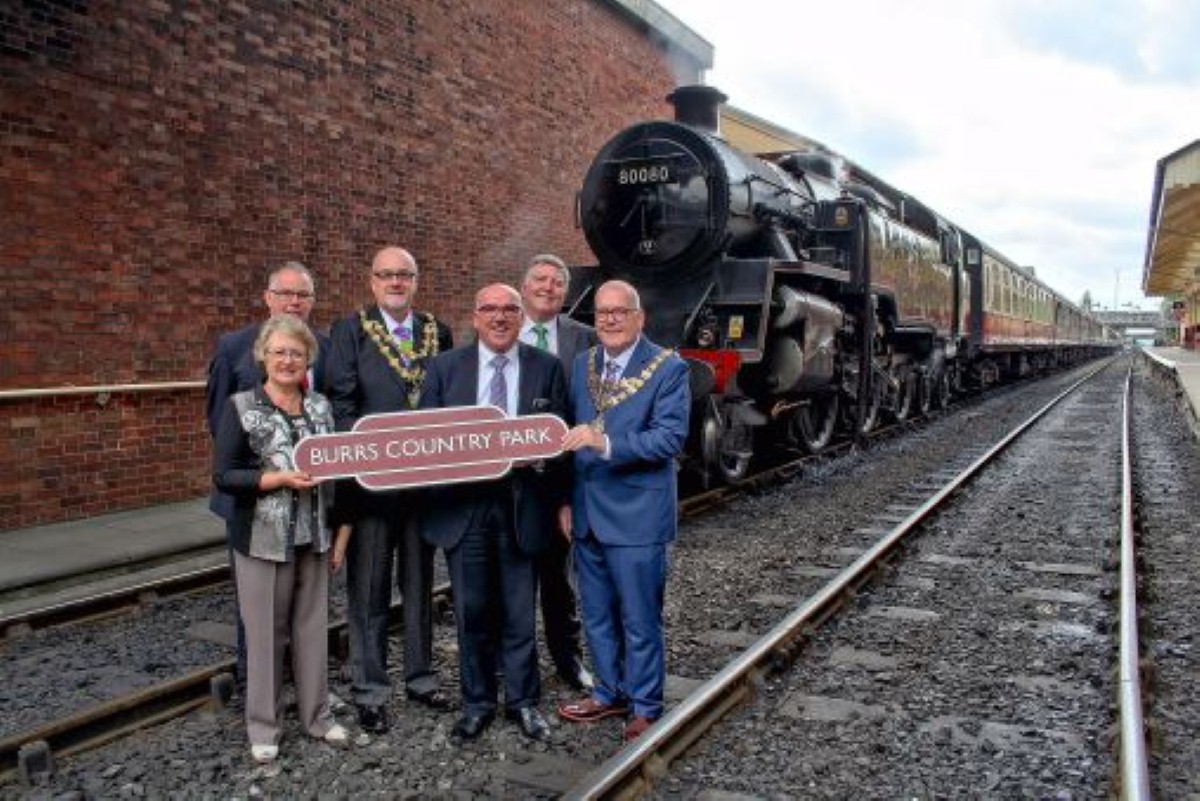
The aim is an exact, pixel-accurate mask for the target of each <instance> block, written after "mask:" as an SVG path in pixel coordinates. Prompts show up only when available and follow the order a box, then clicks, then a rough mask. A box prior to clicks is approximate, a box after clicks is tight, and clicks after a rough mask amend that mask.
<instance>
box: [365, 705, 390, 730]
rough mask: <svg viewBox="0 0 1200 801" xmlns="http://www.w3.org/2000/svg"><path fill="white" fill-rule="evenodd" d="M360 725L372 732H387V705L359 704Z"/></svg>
mask: <svg viewBox="0 0 1200 801" xmlns="http://www.w3.org/2000/svg"><path fill="white" fill-rule="evenodd" d="M358 725H359V726H361V727H362V730H363V731H365V732H370V733H371V734H387V731H388V729H389V728H391V726H390V724H389V723H388V713H387V707H383V706H371V705H369V704H359V706H358Z"/></svg>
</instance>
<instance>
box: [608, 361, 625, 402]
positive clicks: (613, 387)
mask: <svg viewBox="0 0 1200 801" xmlns="http://www.w3.org/2000/svg"><path fill="white" fill-rule="evenodd" d="M620 377H621V365H620V364H619V363H618V362H617V360H616V359H609V360H608V361H607V362H606V363H605V365H604V394H605V395H612V394H613V393H614V392H616V391H617V379H618V378H620Z"/></svg>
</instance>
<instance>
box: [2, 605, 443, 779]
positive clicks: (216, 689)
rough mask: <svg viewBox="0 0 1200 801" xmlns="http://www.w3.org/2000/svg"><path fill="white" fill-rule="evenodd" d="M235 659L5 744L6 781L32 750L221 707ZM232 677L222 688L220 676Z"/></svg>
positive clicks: (396, 621) (335, 633)
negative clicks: (211, 707)
mask: <svg viewBox="0 0 1200 801" xmlns="http://www.w3.org/2000/svg"><path fill="white" fill-rule="evenodd" d="M433 597H434V601H435V602H438V601H442V602H445V601H446V599H448V598H449V597H450V585H449V584H439V585H438V586H436V587H434V588H433ZM403 609H404V603H403V600H400V601H397V602H396V603H393V604H392V606H391V608H390V610H389V615H388V617H389V620H390V622H391V625H390V628H392V629H395V628H398V627H400V626H402V625H403V622H404V615H403ZM346 627H347V623H346V621H345V620H338V621H336V622H334V623H331V624H330V625H329V633H328V637H329V649H330V651H331V652H335V651H337V650H338V649H339V647H340V644H341V642H342V641H343V639H344V638H345V634H346ZM235 662H236V660H235V659H232V658H231V659H225V660H222V661H220V662H215V663H213V664H211V665H207V666H205V667H202V668H198V669H196V670H194V671H192V672H191V673H188V674H186V675H184V676H178V677H176V678H173V679H168V680H167V681H163V682H160V683H158V684H153V685H150V686H149V687H143V688H141V689H138V690H135V691H133V692H131V693H129V694H127V695H123V696H121V697H119V698H113V699H111V700H108V701H103V702H101V703H98V704H95V705H93V706H91V707H89V708H88V709H84V710H82V711H80V712H76V713H74V714H71V715H68V716H66V717H64V718H60V719H58V720H54V721H51V722H49V723H45V724H41V725H38V726H35V727H33V728H31V729H26V730H25V731H20V732H17V733H16V734H14V735H11V736H9V737H5V738H4V739H0V778H3V777H7V776H9V775H11V774H12V773H13V772H16V771H17V770H18V769H19V767H20V763H21V759H22V752H23V751H24V750H25V749H26V748H30V747H33V746H38V745H41V747H42V750H43V752H48V753H49V754H51V755H53V756H69V755H71V754H75V753H79V752H80V751H85V750H88V749H90V748H96V747H99V746H101V745H104V744H106V743H109V742H111V741H113V740H115V739H117V738H119V737H123V736H125V735H127V734H130V733H132V732H134V731H137V730H138V729H142V728H146V727H148V726H154V725H157V724H159V723H165V722H166V721H168V720H172V719H173V718H177V717H181V716H183V715H186V714H187V713H189V712H191V711H192V710H193V709H197V708H199V707H203V706H221V705H223V704H224V703H225V701H226V700H228V695H227V694H228V692H231V691H232V685H233V679H232V676H233V671H234V669H235ZM222 675H224V676H226V677H227V678H226V680H225V682H224V686H223V687H222V685H221V683H220V681H219V677H220V676H222Z"/></svg>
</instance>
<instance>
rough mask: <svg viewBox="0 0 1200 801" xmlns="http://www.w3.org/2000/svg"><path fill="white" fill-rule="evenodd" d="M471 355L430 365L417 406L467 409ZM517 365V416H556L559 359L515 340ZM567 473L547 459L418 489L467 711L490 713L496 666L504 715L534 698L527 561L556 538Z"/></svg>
mask: <svg viewBox="0 0 1200 801" xmlns="http://www.w3.org/2000/svg"><path fill="white" fill-rule="evenodd" d="M479 358H480V349H479V346H478V345H477V344H471V345H468V346H466V347H462V348H456V349H455V350H452V351H448V352H447V353H444V354H442V355H441V356H439V357H438V358H436V359H434V360H433V362H432V363H431V364H430V366H429V374H428V376H426V379H425V385H424V387H423V388H422V391H421V404H420V405H421V408H422V409H438V408H443V407H448V406H474V405H476V403H477V397H478V395H477V392H478V389H479ZM517 362H518V365H519V367H518V371H519V379H518V385H517V409H516V414H517V415H524V414H533V413H543V414H557V415H559V416H560V417H562V416H565V414H566V411H567V395H566V384H565V380H564V377H563V368H562V365H561V364H560V363H559V361H558V359H556V358H554V357H553V356H552V355H550V354H548V353H544V352H543V351H540V350H538V349H537V348H534V347H532V346H529V345H524V344H521V345H518V346H517ZM486 378H488V379H489V380H490V376H486ZM567 468H568V464H567V462H566V460H565V459H564V458H559V459H551V460H549V461H546V462H544V463H542V464H540V465H537V466H523V467H516V468H514V469H513V471H512V472H511V473H510V474H509V475H507V476H505V477H503V478H499V479H494V480H491V481H482V482H476V483H471V484H450V485H446V486H444V487H436V488H432V489H430V490H428V491H427V497H426V507H425V511H424V514H423V516H422V527H421V530H422V534H423V535H424V537H425V539H426V540H428V541H429V542H430V543H431V544H433V545H436V546H440V547H441V548H443V549H445V551H446V563H447V565H448V567H449V570H450V581H451V584H452V586H453V588H454V614H455V619H456V622H457V625H458V653H459V668H460V682H461V684H462V695H463V711H464V713H465V714H467V715H490V714H493V713H494V712H495V710H496V696H497V686H496V669H497V667H498V666H499V667H502V668H503V671H504V695H505V703H506V706H507V707H508V709H509V710H510V711H511V710H516V709H520V708H522V707H528V706H534V705H536V704H537V703H538V701H539V700H540V696H541V682H540V679H539V677H538V665H537V646H536V634H535V630H536V621H535V617H534V609H535V596H536V592H537V569H536V562H535V559H534V556H535V555H536V554H537V553H539V552H540V551H542V550H543V549H545V548H546V547H547V546H548V545H549V543H550V542H551V541H552V540H553V539H554V538H555V537H556V536H559V535H558V534H557V532H556V527H557V516H558V515H557V513H558V509H559V507H561V506H563V505H564V504H566V503H567V495H568V492H569V487H568V480H567V479H566V476H567V472H568V471H567ZM497 636H498V637H499V642H498V643H497V642H496V641H495V640H496V637H497Z"/></svg>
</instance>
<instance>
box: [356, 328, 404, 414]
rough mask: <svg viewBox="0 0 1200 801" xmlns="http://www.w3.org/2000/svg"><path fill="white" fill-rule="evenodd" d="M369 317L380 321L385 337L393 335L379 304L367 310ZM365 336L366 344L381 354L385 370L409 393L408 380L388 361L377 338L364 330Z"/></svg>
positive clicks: (380, 357) (380, 358)
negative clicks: (388, 328)
mask: <svg viewBox="0 0 1200 801" xmlns="http://www.w3.org/2000/svg"><path fill="white" fill-rule="evenodd" d="M367 319H369V320H372V321H373V322H376V323H378V324H379V327H380V328H381V329H383V331H384V336H385V337H390V336H391V335H392V332H391V331H388V330H387V322H386V321H385V320H384V319H383V312H381V311H379V307H378V306H372V307H371V310H370V311H368V312H367ZM363 336H364V337H365V338H366V340H367V341H366V343H365V344H366V346H367V347H368V348H370V349H371V350H373V351H375V353H376V354H377V355H378V356H379V361H380V362H382V364H383V371H384V372H385V373H387V374H388V376H390V377H391V379H392V380H393V381H395V382H396V384H397V385H399V387H400V389H401V391H402V392H404V394H405V395H407V394H408V382H407V381H405V380H404V379H403V378H401V377H400V376H399V374H397V373H396V370H395V369H394V368H393V367H392V365H391V362H389V361H388V357H387V356H385V355H384V352H383V351H382V350H381V349H380V348H379V346H378V345H376V344H375V340H374V339H372V338H371V335H370V334H368V333H367V332H366V331H365V330H364V331H363Z"/></svg>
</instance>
